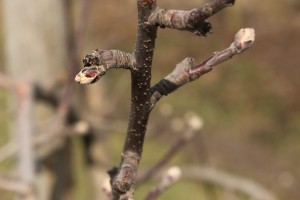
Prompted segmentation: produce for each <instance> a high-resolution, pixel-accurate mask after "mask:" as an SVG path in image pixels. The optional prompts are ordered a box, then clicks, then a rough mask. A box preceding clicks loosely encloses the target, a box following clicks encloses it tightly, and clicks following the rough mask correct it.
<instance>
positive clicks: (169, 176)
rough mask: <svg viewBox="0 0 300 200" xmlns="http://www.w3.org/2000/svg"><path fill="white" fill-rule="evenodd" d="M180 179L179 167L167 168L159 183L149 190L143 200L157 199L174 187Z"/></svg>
mask: <svg viewBox="0 0 300 200" xmlns="http://www.w3.org/2000/svg"><path fill="white" fill-rule="evenodd" d="M180 177H181V169H180V168H179V167H171V168H169V169H168V170H167V171H166V172H165V173H164V174H163V176H162V179H161V181H160V183H159V184H158V185H157V186H155V187H154V188H152V189H151V191H150V192H149V193H148V195H147V196H146V198H145V200H154V199H157V197H159V195H161V194H162V193H163V192H164V191H166V190H167V189H168V188H169V187H171V186H172V185H174V184H175V183H176V182H177V181H178V180H179V179H180Z"/></svg>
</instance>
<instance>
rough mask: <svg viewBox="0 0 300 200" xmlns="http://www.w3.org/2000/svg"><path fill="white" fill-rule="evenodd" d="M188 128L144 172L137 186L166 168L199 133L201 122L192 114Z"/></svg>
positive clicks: (188, 120)
mask: <svg viewBox="0 0 300 200" xmlns="http://www.w3.org/2000/svg"><path fill="white" fill-rule="evenodd" d="M186 122H187V124H188V127H187V128H186V130H184V132H183V133H182V136H181V137H180V138H178V140H177V141H176V142H175V143H174V144H173V145H172V146H171V147H170V149H169V150H168V151H167V152H166V153H165V155H164V156H163V157H162V158H161V159H160V160H159V161H158V162H157V163H156V164H155V165H153V166H152V167H151V168H150V169H149V170H148V171H146V172H145V173H144V174H143V175H142V176H141V177H140V178H138V179H137V184H139V185H140V184H142V183H144V182H146V181H147V180H149V179H150V178H152V177H154V175H155V174H157V173H159V171H160V170H161V169H162V168H163V167H165V166H166V164H167V163H169V162H170V160H171V159H172V158H174V156H175V155H177V153H178V152H180V151H181V150H182V148H183V147H184V146H185V145H186V144H188V143H189V142H190V141H192V140H193V139H194V138H195V137H196V136H197V135H198V134H200V132H201V131H202V127H203V122H202V119H201V118H199V116H197V115H195V114H193V115H192V116H189V117H188V119H186Z"/></svg>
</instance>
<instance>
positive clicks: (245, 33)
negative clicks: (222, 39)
mask: <svg viewBox="0 0 300 200" xmlns="http://www.w3.org/2000/svg"><path fill="white" fill-rule="evenodd" d="M254 41H255V30H254V29H253V28H242V29H240V30H239V31H238V32H237V34H236V35H235V38H234V43H233V44H234V46H235V47H236V48H237V50H238V53H240V52H243V51H245V50H246V49H248V48H250V47H251V46H252V45H253V43H254Z"/></svg>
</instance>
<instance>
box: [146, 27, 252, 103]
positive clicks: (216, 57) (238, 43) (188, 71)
mask: <svg viewBox="0 0 300 200" xmlns="http://www.w3.org/2000/svg"><path fill="white" fill-rule="evenodd" d="M254 40H255V32H254V30H253V29H251V28H246V29H241V30H240V31H239V32H238V33H237V34H236V36H235V39H234V41H233V42H232V43H231V45H230V46H229V47H228V48H226V49H224V50H222V51H219V52H215V53H214V54H213V55H212V56H211V57H209V58H208V59H207V60H205V61H204V62H202V63H200V64H196V65H195V64H194V59H193V58H185V59H184V60H183V61H181V63H179V64H177V66H176V68H175V69H174V70H173V71H172V72H171V73H170V74H169V75H167V76H166V77H165V78H164V79H162V80H161V81H160V82H158V83H157V84H156V85H154V86H153V87H152V88H151V93H152V96H151V107H154V106H155V104H156V102H157V101H158V100H159V99H160V98H161V97H162V96H167V95H168V94H170V93H172V92H174V91H175V90H176V89H178V88H179V87H181V86H183V85H184V84H186V83H189V82H191V81H194V80H196V79H198V78H200V77H201V76H202V75H204V74H206V73H208V72H210V71H211V70H212V69H213V68H214V67H215V66H216V65H218V64H220V63H222V62H224V61H226V60H229V59H231V58H232V57H233V56H234V55H236V54H239V53H241V52H243V51H245V50H247V49H248V48H250V47H251V45H252V44H253V43H254Z"/></svg>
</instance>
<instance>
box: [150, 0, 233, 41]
mask: <svg viewBox="0 0 300 200" xmlns="http://www.w3.org/2000/svg"><path fill="white" fill-rule="evenodd" d="M234 2H235V0H213V1H211V2H209V3H207V4H205V5H204V6H203V7H201V8H195V9H192V10H189V11H183V10H172V9H161V8H158V7H157V8H156V9H155V10H153V12H152V13H151V15H150V16H149V19H148V23H149V24H151V25H154V26H160V27H162V28H165V27H168V28H174V29H178V30H184V31H190V32H193V33H194V34H196V35H202V36H206V35H207V33H209V31H210V29H211V24H210V23H209V22H206V21H205V19H207V18H208V17H210V16H211V15H213V14H215V13H216V12H218V11H220V10H222V9H223V8H225V7H227V6H230V5H233V4H234Z"/></svg>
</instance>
